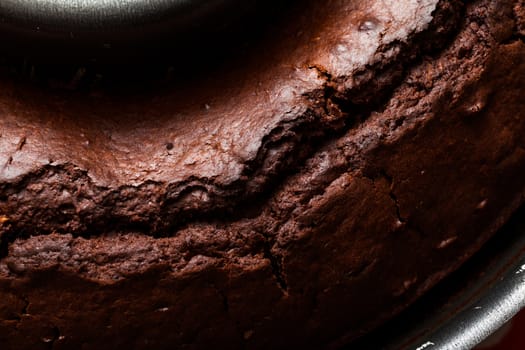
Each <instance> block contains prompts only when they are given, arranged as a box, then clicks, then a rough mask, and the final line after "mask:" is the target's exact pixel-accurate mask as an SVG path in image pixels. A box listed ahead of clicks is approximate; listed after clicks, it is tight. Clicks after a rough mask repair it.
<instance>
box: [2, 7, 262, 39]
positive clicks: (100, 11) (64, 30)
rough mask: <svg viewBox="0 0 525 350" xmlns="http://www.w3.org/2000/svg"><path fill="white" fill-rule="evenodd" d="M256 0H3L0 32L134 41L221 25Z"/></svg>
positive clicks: (47, 36) (3, 34)
mask: <svg viewBox="0 0 525 350" xmlns="http://www.w3.org/2000/svg"><path fill="white" fill-rule="evenodd" d="M255 2H256V0H248V1H242V0H1V1H0V34H2V36H3V37H7V38H9V37H14V36H17V38H22V39H26V38H30V39H34V38H37V39H38V40H50V39H52V40H55V41H56V42H58V41H59V40H62V42H67V41H70V42H71V41H73V40H75V42H89V41H98V42H102V41H105V43H107V42H111V41H133V42H138V41H140V40H144V39H145V40H150V39H152V38H153V39H154V38H155V37H156V36H162V35H165V34H169V35H170V36H176V35H179V36H180V35H186V34H192V33H193V32H194V31H195V29H202V28H205V27H207V26H210V27H211V26H215V27H218V26H222V25H224V24H225V23H228V22H229V21H230V20H231V19H232V18H234V17H236V16H240V14H241V13H242V11H244V10H246V9H247V8H249V7H250V6H252V5H253V3H255Z"/></svg>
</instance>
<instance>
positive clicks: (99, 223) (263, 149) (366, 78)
mask: <svg viewBox="0 0 525 350" xmlns="http://www.w3.org/2000/svg"><path fill="white" fill-rule="evenodd" d="M293 11H294V12H293V13H294V14H295V15H296V17H295V18H294V20H293V21H291V22H289V23H286V24H283V25H282V26H279V27H278V28H273V29H272V35H271V36H269V37H267V38H265V39H261V41H260V42H258V43H257V45H253V46H250V47H249V48H248V49H247V50H245V51H244V52H243V53H242V55H241V58H240V59H239V61H241V62H242V64H240V62H239V61H234V62H232V63H231V64H225V65H224V67H222V66H221V69H217V70H216V71H213V72H211V73H209V74H206V75H205V76H199V77H197V78H196V80H197V81H189V82H188V80H185V81H184V83H180V84H179V83H178V82H177V81H175V82H172V83H170V84H167V86H163V87H162V88H159V89H154V90H153V91H149V90H148V91H146V92H144V93H141V94H136V93H134V94H133V93H116V92H115V91H110V90H108V91H106V90H97V91H91V92H89V93H84V92H64V91H61V90H54V89H42V88H37V87H33V86H29V85H28V84H25V83H23V82H20V81H18V80H16V79H13V78H11V77H10V76H9V75H7V74H5V75H3V76H2V78H1V79H0V116H1V117H0V254H1V256H0V257H1V260H0V344H2V345H3V346H2V348H3V349H36V348H39V347H41V348H49V347H52V348H57V349H61V348H64V349H69V348H85V349H105V348H108V349H113V348H151V349H162V348H182V349H201V348H202V349H204V348H209V347H210V346H213V347H215V348H228V349H236V348H250V349H258V348H261V349H262V348H270V347H271V348H287V347H290V346H293V347H303V348H320V347H337V346H340V345H341V344H344V343H346V342H347V341H349V340H351V339H354V338H355V337H358V336H359V335H362V334H364V333H365V332H366V331H368V330H370V329H371V328H372V327H374V326H377V325H378V324H380V323H381V322H383V321H384V320H386V319H388V318H389V317H391V316H392V315H394V314H395V313H397V312H398V311H400V310H401V309H403V308H404V307H406V306H407V305H408V304H410V303H411V302H412V301H413V300H415V298H417V297H418V296H420V295H421V294H423V293H424V292H425V291H427V290H428V289H429V288H430V287H431V286H432V285H434V284H435V283H437V282H438V281H439V280H440V279H442V278H443V277H444V276H445V275H446V274H448V273H449V272H451V271H453V270H454V269H456V268H457V267H458V266H459V265H460V264H461V263H462V262H464V261H465V260H466V259H467V258H468V257H470V256H471V255H472V254H473V253H474V252H475V251H476V250H477V249H478V248H479V247H480V246H481V245H482V244H483V243H484V242H485V241H486V240H487V239H488V238H489V237H490V236H491V235H492V234H494V233H495V232H496V230H497V229H498V228H499V227H500V226H501V225H502V224H503V223H504V222H505V220H506V219H507V218H508V217H509V215H510V214H511V213H512V212H513V211H514V210H515V209H516V208H517V207H518V206H519V205H520V204H521V203H522V202H523V198H524V193H525V192H524V191H525V178H524V177H523V174H524V173H525V139H524V138H523V135H525V115H524V112H523V111H524V110H525V102H524V99H523V94H524V86H525V85H524V84H525V61H524V59H523V58H524V55H525V46H524V43H523V35H524V29H523V28H524V27H525V23H524V5H523V2H522V1H521V0H493V1H489V0H478V1H469V2H467V1H465V2H463V1H455V0H398V1H390V0H387V1H386V0H383V1H379V0H377V1H376V0H373V1H342V0H341V1H335V0H332V1H309V2H308V3H303V4H301V5H300V6H296V8H294V9H293Z"/></svg>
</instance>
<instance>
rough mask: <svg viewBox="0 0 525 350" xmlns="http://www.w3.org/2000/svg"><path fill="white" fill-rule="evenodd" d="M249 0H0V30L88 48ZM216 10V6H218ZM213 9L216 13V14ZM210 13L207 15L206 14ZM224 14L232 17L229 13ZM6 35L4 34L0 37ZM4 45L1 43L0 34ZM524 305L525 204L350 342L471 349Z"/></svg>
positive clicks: (187, 25)
mask: <svg viewBox="0 0 525 350" xmlns="http://www.w3.org/2000/svg"><path fill="white" fill-rule="evenodd" d="M255 2H257V1H256V0H249V1H242V0H38V1H36V0H1V1H0V31H2V32H3V33H7V32H10V33H12V34H13V38H14V41H16V44H17V45H18V46H19V45H20V43H21V42H23V39H25V38H29V39H30V41H28V42H29V43H30V45H28V47H29V46H30V47H31V49H32V50H35V48H36V49H38V47H35V40H34V39H35V37H36V38H39V39H47V40H43V41H42V43H43V44H42V45H48V43H49V41H52V40H56V42H63V41H66V42H67V43H74V44H78V45H81V46H82V47H88V48H90V49H93V48H95V49H96V48H99V49H110V48H111V47H112V45H114V44H118V43H125V42H128V41H129V42H133V45H136V43H137V41H138V40H139V41H140V39H141V38H142V39H145V38H148V39H150V38H152V36H153V37H155V36H156V35H158V36H159V38H160V37H162V35H163V34H165V33H167V32H169V33H170V35H179V36H184V34H185V33H187V32H188V30H194V29H195V27H198V26H203V23H207V24H210V23H211V24H212V26H213V25H220V24H221V23H224V21H225V18H226V16H232V15H233V14H235V15H236V16H238V15H239V13H242V12H243V11H248V10H249V9H250V8H252V6H253V4H254V3H255ZM217 10H220V11H217ZM217 13H219V14H220V15H217ZM212 14H213V15H212ZM229 18H231V17H229ZM4 39H5V38H4ZM3 45H4V46H5V45H6V42H5V40H4V43H3ZM524 306H525V208H522V209H520V210H519V211H518V212H517V213H516V214H515V215H514V217H513V218H512V219H511V220H510V222H509V223H508V224H507V225H506V226H505V227H504V228H503V229H502V230H501V231H500V232H499V233H498V234H497V235H496V236H495V237H494V238H493V239H491V240H490V241H489V242H488V243H487V244H485V246H484V248H483V249H482V250H481V251H480V252H478V253H477V254H476V255H475V256H474V257H473V258H472V259H471V260H469V261H468V262H467V263H466V264H465V266H463V267H462V268H461V269H460V270H458V271H457V272H455V273H454V274H452V275H451V276H450V277H448V278H446V279H445V280H444V281H443V282H441V283H440V284H439V285H438V286H436V287H435V288H433V290H432V291H431V292H430V293H428V295H425V296H424V297H423V298H422V299H421V300H419V301H418V302H416V303H415V304H414V305H413V306H411V307H410V308H409V309H408V310H406V311H405V312H403V313H402V314H400V315H399V316H397V317H396V318H394V319H393V320H392V321H389V322H388V323H387V324H385V325H383V326H381V327H380V328H379V329H377V330H375V331H373V332H372V333H371V334H370V335H368V336H365V337H364V338H362V339H360V340H358V341H356V342H354V343H353V344H351V345H349V346H348V348H349V349H374V350H375V349H387V350H388V349H392V350H393V349H396V350H397V349H411V350H436V349H470V348H472V347H474V346H475V345H476V344H478V343H479V342H481V341H482V340H483V339H484V338H486V337H487V336H488V335H490V334H491V333H493V332H494V331H495V330H497V329H498V328H499V327H501V326H502V325H503V324H504V323H505V322H507V321H508V320H509V319H511V318H512V317H513V316H514V315H515V314H516V313H517V312H518V311H519V310H520V309H521V308H523V307H524Z"/></svg>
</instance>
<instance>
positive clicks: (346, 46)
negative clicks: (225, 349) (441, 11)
mask: <svg viewBox="0 0 525 350" xmlns="http://www.w3.org/2000/svg"><path fill="white" fill-rule="evenodd" d="M436 3H437V0H432V1H431V0H426V1H416V0H406V1H403V3H400V2H398V1H387V2H385V1H373V2H369V1H351V2H349V1H336V2H332V3H331V4H330V6H325V5H324V4H321V5H319V4H311V5H309V8H307V11H304V12H305V13H301V16H302V17H300V18H299V19H300V20H298V21H297V22H294V23H293V24H291V25H289V26H288V27H287V28H286V29H285V30H282V31H281V30H279V31H278V33H276V34H277V35H275V36H274V37H272V38H270V39H271V40H267V42H265V43H264V46H263V48H257V51H256V52H253V53H252V52H250V53H248V54H244V55H243V57H242V62H239V61H236V62H235V64H234V65H232V66H229V67H228V68H227V69H225V70H224V71H221V72H216V73H212V74H211V75H210V76H208V77H205V78H203V79H199V80H198V81H197V82H185V83H184V84H174V85H175V86H172V87H168V88H166V89H163V90H162V91H153V92H151V93H147V94H146V95H145V96H127V95H126V96H119V95H112V94H111V93H104V92H101V93H100V94H92V95H90V96H84V95H82V94H74V93H72V94H67V93H60V92H57V93H54V92H49V91H39V90H36V91H35V89H28V88H27V86H25V85H20V84H17V83H15V82H9V81H7V80H5V79H3V80H2V82H1V84H2V91H1V95H0V101H1V105H0V108H1V109H2V110H1V113H2V118H1V121H0V128H1V130H2V138H1V139H0V143H1V144H0V157H1V158H0V159H2V164H3V166H2V168H1V170H0V180H3V181H6V180H7V181H10V180H15V179H17V178H20V177H21V176H24V175H25V174H28V173H30V172H35V171H37V170H38V169H39V168H41V167H42V166H45V165H51V166H56V167H60V166H61V165H63V164H70V165H73V166H75V167H78V168H79V169H82V170H86V171H87V173H88V175H89V177H90V178H91V179H93V181H94V183H95V184H97V185H100V186H110V187H117V186H122V185H133V186H136V185H140V184H143V183H144V182H146V181H154V182H162V183H177V182H181V181H188V179H190V178H191V179H194V180H197V181H201V182H203V183H204V182H206V183H211V184H213V185H216V186H221V187H223V186H228V185H231V184H232V183H235V182H239V181H242V176H243V175H244V174H245V173H246V172H247V170H248V168H251V169H250V171H262V172H263V173H264V172H267V171H268V169H262V168H263V167H264V166H265V165H266V164H265V162H266V161H268V158H269V157H275V156H276V155H275V153H279V155H277V157H279V158H285V157H286V156H285V154H284V153H285V152H284V150H282V149H279V148H280V147H279V146H275V144H279V143H283V141H284V140H285V139H286V133H287V132H289V129H290V128H299V127H300V126H301V125H308V124H310V125H315V126H316V128H317V129H318V130H317V131H318V132H323V131H326V130H330V129H334V128H337V127H338V126H337V125H338V124H340V123H341V122H342V118H343V116H341V115H339V114H338V113H337V111H335V110H334V111H328V113H320V112H319V111H318V109H320V108H326V105H329V104H330V101H329V100H328V99H329V98H330V96H323V94H324V91H325V86H326V85H327V84H330V83H331V81H335V80H343V81H344V83H345V84H344V85H341V84H339V85H338V87H337V88H338V89H345V90H349V89H357V88H358V86H359V85H363V84H364V83H366V82H362V81H358V80H356V78H355V75H356V74H357V73H358V72H359V73H360V74H361V75H365V76H366V75H367V74H369V75H371V76H372V75H373V73H374V70H373V69H372V68H370V67H373V66H374V65H375V64H377V63H378V62H381V64H382V65H386V64H388V62H391V61H392V60H394V59H396V58H397V57H398V56H399V54H400V51H402V50H401V43H403V42H406V41H407V40H408V38H409V37H410V36H411V35H414V34H415V33H417V32H420V31H421V30H423V29H425V28H426V27H427V26H428V24H429V23H430V21H431V20H432V12H433V11H434V9H435V7H436ZM400 9H402V10H400ZM333 13H338V16H337V17H335V19H336V20H333V19H334V16H333ZM313 14H316V15H315V16H314V15H313ZM328 17H331V20H330V21H328ZM312 20H315V21H316V22H317V23H312ZM325 22H326V23H325ZM305 23H309V25H305ZM289 38H293V39H292V40H290V39H289ZM130 73H131V72H130ZM328 77H330V78H328ZM329 79H330V80H329ZM365 79H366V80H369V79H370V78H365ZM341 92H343V91H341ZM320 114H321V115H320ZM21 130H23V131H22V132H21ZM241 130H242V132H241ZM270 140H271V141H270ZM269 143H273V144H274V145H271V144H269ZM296 146H298V145H296ZM294 147H295V146H294Z"/></svg>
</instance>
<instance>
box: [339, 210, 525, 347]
mask: <svg viewBox="0 0 525 350" xmlns="http://www.w3.org/2000/svg"><path fill="white" fill-rule="evenodd" d="M524 307H525V207H523V208H521V209H520V210H518V211H517V212H516V213H515V214H514V216H513V217H512V219H511V220H510V221H509V222H508V223H507V224H506V225H505V226H504V227H503V228H502V229H501V230H500V232H498V233H497V234H496V235H495V236H494V237H493V238H492V239H491V240H489V241H488V242H487V243H486V244H485V245H484V246H483V248H482V249H481V250H480V251H479V252H478V253H477V254H475V256H474V257H473V258H471V259H470V260H469V261H468V262H467V263H466V264H465V265H464V266H463V267H461V268H460V269H459V270H458V271H456V272H455V273H453V274H452V275H450V276H449V277H447V278H446V279H445V280H443V281H442V282H440V283H439V284H438V285H437V286H436V287H435V288H433V289H432V290H431V291H430V292H429V293H428V294H427V295H425V296H424V297H423V298H421V300H419V301H418V302H416V303H415V304H414V305H412V306H411V307H410V308H409V309H408V310H406V311H405V312H403V313H402V314H400V315H399V316H397V317H396V318H394V319H393V320H391V321H389V322H388V323H387V324H385V325H383V326H381V327H380V328H379V329H377V330H375V331H374V332H372V333H371V334H369V335H367V336H365V337H364V338H362V339H360V340H359V341H357V342H355V343H353V344H351V345H349V346H348V347H347V348H348V349H359V350H361V349H363V350H369V349H370V350H372V349H373V350H377V349H385V350H398V349H407V350H463V349H472V348H473V347H475V346H476V345H478V344H479V343H481V342H482V341H483V340H484V339H485V338H487V337H488V336H489V335H491V334H492V333H494V332H495V331H496V330H498V329H499V328H500V327H501V326H503V325H504V324H505V323H506V322H507V321H509V320H510V319H511V318H512V317H513V316H514V315H516V313H518V312H519V311H520V310H521V309H522V308H524ZM524 343H525V339H524Z"/></svg>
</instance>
